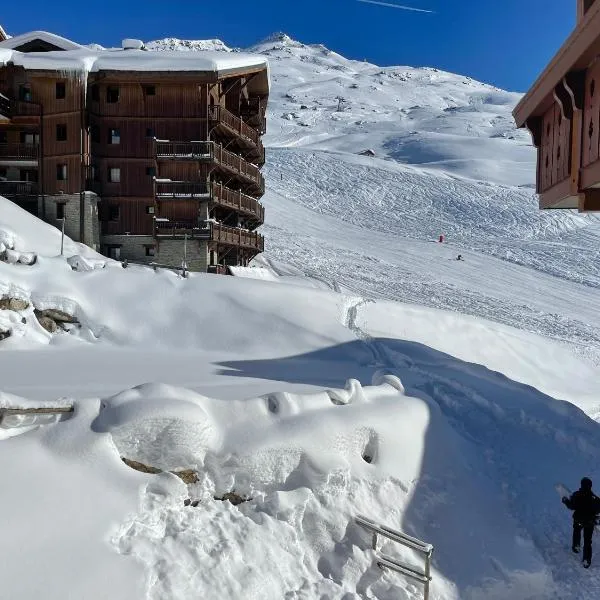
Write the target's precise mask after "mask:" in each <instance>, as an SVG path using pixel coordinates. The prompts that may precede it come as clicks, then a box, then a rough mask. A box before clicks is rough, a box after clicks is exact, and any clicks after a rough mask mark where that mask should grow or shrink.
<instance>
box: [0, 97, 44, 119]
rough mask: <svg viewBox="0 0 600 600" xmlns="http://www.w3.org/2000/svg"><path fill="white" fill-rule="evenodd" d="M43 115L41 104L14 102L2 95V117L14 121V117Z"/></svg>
mask: <svg viewBox="0 0 600 600" xmlns="http://www.w3.org/2000/svg"><path fill="white" fill-rule="evenodd" d="M41 114H42V107H41V105H40V104H35V103H34V102H25V101H24V100H12V99H10V98H7V97H6V96H3V95H1V94H0V115H2V116H4V117H7V118H9V119H12V118H13V117H39V116H40V115H41Z"/></svg>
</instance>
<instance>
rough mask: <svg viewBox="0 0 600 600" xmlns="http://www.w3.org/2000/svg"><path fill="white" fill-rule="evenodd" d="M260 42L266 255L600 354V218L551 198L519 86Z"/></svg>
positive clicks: (284, 42)
mask: <svg viewBox="0 0 600 600" xmlns="http://www.w3.org/2000/svg"><path fill="white" fill-rule="evenodd" d="M180 43H181V44H184V45H185V42H180ZM191 44H196V45H201V42H191ZM150 45H152V44H150ZM247 50H249V51H251V52H258V53H262V54H264V55H266V56H267V57H268V58H269V61H270V65H271V77H272V91H271V96H270V99H269V103H270V104H269V115H268V123H267V128H268V133H267V136H266V139H265V142H266V145H267V148H268V157H267V164H266V167H265V174H266V178H267V193H266V195H265V197H264V200H263V201H264V204H265V206H266V209H267V213H266V214H267V217H266V224H265V226H264V228H263V229H264V233H265V235H266V239H267V251H266V253H265V256H264V257H263V258H262V259H261V260H265V259H266V260H267V261H271V262H270V264H271V266H274V267H276V268H278V269H279V270H280V271H281V272H288V270H289V269H290V268H292V269H294V270H296V271H297V272H301V273H305V274H309V275H311V276H313V277H318V278H320V279H323V280H325V281H327V282H329V284H330V285H332V286H338V287H340V286H341V287H343V288H345V289H350V290H353V291H354V292H357V293H360V294H361V295H364V296H368V297H372V298H387V299H392V300H402V301H408V302H413V303H417V304H421V305H426V306H434V307H439V308H448V309H451V310H457V311H460V312H466V313H469V314H473V315H478V316H483V317H486V318H492V319H495V320H497V321H500V322H503V323H507V324H511V325H515V326H518V327H520V328H525V329H529V330H531V331H535V332H542V333H544V334H546V335H548V336H551V337H556V338H560V339H563V340H566V341H569V342H570V343H573V344H574V345H575V346H576V347H577V349H578V351H579V352H581V353H582V354H583V355H585V356H588V357H592V358H593V359H594V360H600V354H599V353H598V351H597V350H596V348H597V346H598V345H600V320H599V319H598V318H597V317H596V315H595V311H593V312H594V314H588V312H587V311H586V309H584V310H583V311H582V308H581V307H582V306H591V304H590V302H593V301H592V298H597V294H598V288H599V287H600V264H598V261H597V248H598V243H599V241H600V223H599V221H598V219H597V218H595V217H590V216H585V215H579V214H576V213H574V212H572V211H566V212H561V211H550V212H548V211H546V212H542V211H539V210H538V207H537V198H536V196H535V193H534V181H535V152H534V149H533V147H532V145H531V139H530V137H529V134H528V133H527V132H526V131H523V130H517V129H516V128H515V125H514V121H513V119H512V115H511V111H512V108H513V106H514V105H515V104H516V102H517V101H518V99H519V98H520V96H519V95H518V94H516V93H512V92H506V91H503V90H500V89H498V88H495V87H493V86H490V85H487V84H484V83H480V82H477V81H474V80H473V79H471V78H469V77H464V76H461V75H455V74H452V73H446V72H443V71H440V70H438V69H433V68H428V67H425V68H413V67H378V66H376V65H373V64H370V63H367V62H360V61H354V60H348V59H346V58H344V57H343V56H341V55H339V54H337V53H335V52H332V51H331V50H328V49H327V48H326V47H324V46H322V45H306V44H302V43H300V42H298V41H295V40H293V39H291V38H290V37H289V36H287V35H285V34H283V33H279V34H274V35H273V36H270V37H269V38H267V39H266V40H264V41H262V42H260V43H259V44H257V45H255V46H252V47H251V48H248V49H247ZM341 99H343V100H341ZM365 150H372V151H373V152H374V154H375V156H374V157H369V156H361V155H360V153H361V152H363V151H365ZM442 234H443V235H444V236H445V238H446V241H447V242H446V244H444V245H436V244H432V243H431V241H432V240H437V239H438V237H439V235H442ZM458 254H461V255H462V256H463V257H464V258H465V262H464V263H463V262H461V263H458V264H457V263H456V261H454V262H453V259H455V258H456V257H457V256H458ZM278 263H283V265H279V266H278ZM261 264H262V263H261ZM515 264H516V265H519V266H518V267H515V266H514V265H515ZM532 269H533V270H535V271H538V273H535V274H534V273H532ZM465 271H466V272H467V273H468V280H467V279H465V277H464V276H465ZM490 272H497V273H502V276H501V277H499V278H498V279H496V280H490V277H489V276H488V274H489V273H490ZM532 276H535V278H536V281H537V282H538V284H537V286H536V287H534V288H533V289H532V286H531V277H532ZM556 278H559V279H560V280H559V281H557V280H556ZM574 283H577V284H579V283H583V284H585V287H580V286H578V285H573V284H574ZM557 287H558V288H560V289H561V291H560V292H558V293H557V292H556V291H553V292H552V293H551V294H550V293H549V289H552V290H556V289H557ZM573 294H577V295H578V296H579V294H582V295H581V296H579V297H580V298H581V302H580V303H574V302H573ZM590 340H593V344H591V345H590Z"/></svg>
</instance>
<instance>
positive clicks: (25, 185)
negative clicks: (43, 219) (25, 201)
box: [0, 181, 39, 198]
mask: <svg viewBox="0 0 600 600" xmlns="http://www.w3.org/2000/svg"><path fill="white" fill-rule="evenodd" d="M38 195H39V186H38V184H37V183H35V182H33V181H0V196H5V197H7V198H10V197H12V196H38Z"/></svg>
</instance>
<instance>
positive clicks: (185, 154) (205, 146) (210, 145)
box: [156, 141, 265, 193]
mask: <svg viewBox="0 0 600 600" xmlns="http://www.w3.org/2000/svg"><path fill="white" fill-rule="evenodd" d="M156 156H157V158H168V159H175V160H177V159H183V160H202V161H209V162H215V163H216V164H217V165H218V166H219V167H221V168H223V169H226V170H227V171H230V172H233V173H235V174H236V175H239V176H241V177H242V178H243V179H245V180H247V181H249V182H251V183H253V184H254V185H255V186H256V187H257V188H258V189H259V190H260V192H261V193H262V192H264V189H265V180H264V177H263V176H262V173H261V172H260V169H259V168H258V167H257V166H256V165H253V164H252V163H249V162H248V161H246V160H244V159H243V158H242V157H241V156H239V155H237V154H234V153H233V152H229V151H228V150H224V149H223V146H222V145H221V144H216V143H215V142H163V141H156Z"/></svg>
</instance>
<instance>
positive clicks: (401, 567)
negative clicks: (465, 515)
mask: <svg viewBox="0 0 600 600" xmlns="http://www.w3.org/2000/svg"><path fill="white" fill-rule="evenodd" d="M355 521H356V524H357V525H359V526H360V527H362V528H363V529H366V530H367V531H370V532H371V533H372V534H373V538H372V548H373V550H375V552H376V554H375V562H376V564H377V566H378V567H379V568H380V569H390V570H392V571H396V572H397V573H401V574H402V575H404V576H405V577H409V578H410V579H414V580H415V581H418V582H420V583H422V584H423V587H424V594H423V600H428V599H429V586H430V584H431V555H432V554H433V546H432V545H431V544H427V543H426V542H423V541H421V540H419V539H417V538H414V537H411V536H410V535H406V534H405V533H402V532H401V531H395V530H394V529H390V528H389V527H386V526H385V525H379V524H377V523H376V522H375V521H372V520H371V519H368V518H367V517H363V516H361V515H359V516H357V517H356V518H355ZM380 535H381V536H382V537H385V538H387V539H388V540H391V541H393V542H397V543H398V544H402V545H403V546H406V547H408V548H412V549H413V550H415V551H417V552H419V553H421V554H423V555H424V556H425V568H424V569H423V570H421V569H419V568H417V567H414V566H411V565H407V564H406V563H403V562H401V561H399V560H398V559H396V558H392V557H390V556H386V555H385V554H379V553H377V539H378V536H380Z"/></svg>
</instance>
